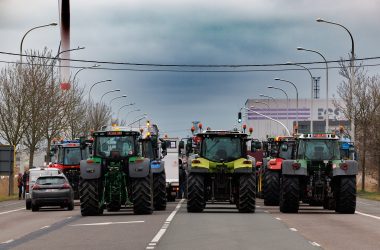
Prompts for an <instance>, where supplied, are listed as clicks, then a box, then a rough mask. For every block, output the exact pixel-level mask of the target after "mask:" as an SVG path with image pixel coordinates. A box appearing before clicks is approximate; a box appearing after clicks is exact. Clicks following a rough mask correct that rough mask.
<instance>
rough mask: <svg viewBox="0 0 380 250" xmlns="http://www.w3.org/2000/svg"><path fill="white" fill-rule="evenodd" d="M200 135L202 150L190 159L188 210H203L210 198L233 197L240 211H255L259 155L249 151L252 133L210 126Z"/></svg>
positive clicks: (228, 199)
mask: <svg viewBox="0 0 380 250" xmlns="http://www.w3.org/2000/svg"><path fill="white" fill-rule="evenodd" d="M197 137H198V138H199V140H198V141H199V146H200V147H199V154H195V155H192V156H191V157H190V159H189V162H188V172H189V175H188V179H187V211H188V212H202V211H203V209H204V208H205V207H206V202H207V201H211V202H214V201H229V202H230V203H232V204H236V207H237V208H238V210H239V212H242V213H253V212H255V208H256V176H255V168H254V166H255V159H254V158H252V157H250V156H249V155H247V141H249V139H248V135H247V134H244V133H240V132H238V131H212V130H208V131H206V132H204V133H199V134H197Z"/></svg>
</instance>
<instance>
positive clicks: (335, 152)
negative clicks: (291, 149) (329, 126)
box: [298, 139, 340, 161]
mask: <svg viewBox="0 0 380 250" xmlns="http://www.w3.org/2000/svg"><path fill="white" fill-rule="evenodd" d="M298 158H300V159H306V160H312V161H322V160H339V159H340V150H339V142H338V140H318V139H311V140H300V142H299V146H298Z"/></svg>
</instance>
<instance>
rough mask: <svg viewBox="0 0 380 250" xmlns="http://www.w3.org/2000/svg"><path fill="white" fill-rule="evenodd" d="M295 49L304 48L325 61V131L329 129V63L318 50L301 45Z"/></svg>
mask: <svg viewBox="0 0 380 250" xmlns="http://www.w3.org/2000/svg"><path fill="white" fill-rule="evenodd" d="M297 50H304V51H309V52H313V53H316V54H318V55H320V56H321V57H322V58H323V60H324V61H325V64H326V129H325V132H326V133H327V132H328V131H329V65H328V63H327V60H326V58H325V57H324V56H323V55H322V54H321V53H320V52H319V51H316V50H312V49H304V48H302V47H297Z"/></svg>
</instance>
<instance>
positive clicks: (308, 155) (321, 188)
mask: <svg viewBox="0 0 380 250" xmlns="http://www.w3.org/2000/svg"><path fill="white" fill-rule="evenodd" d="M339 145H340V144H339V137H338V136H336V135H334V134H302V135H300V136H299V138H298V139H297V144H296V152H295V160H284V161H283V162H282V179H281V190H280V210H281V212H283V213H297V212H298V210H299V202H300V201H302V202H303V203H306V204H309V205H311V206H323V208H324V209H328V210H335V211H336V212H338V213H347V214H352V213H355V209H356V174H357V173H358V163H357V162H356V161H354V160H344V159H343V157H341V155H340V146H339Z"/></svg>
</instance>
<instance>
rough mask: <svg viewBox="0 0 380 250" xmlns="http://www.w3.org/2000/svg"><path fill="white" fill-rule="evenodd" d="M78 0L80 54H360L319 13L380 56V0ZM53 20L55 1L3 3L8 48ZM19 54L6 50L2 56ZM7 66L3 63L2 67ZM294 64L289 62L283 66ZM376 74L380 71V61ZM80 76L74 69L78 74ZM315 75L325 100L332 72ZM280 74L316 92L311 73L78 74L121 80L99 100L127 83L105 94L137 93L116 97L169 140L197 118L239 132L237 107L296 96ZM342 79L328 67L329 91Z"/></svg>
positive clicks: (29, 41) (53, 44) (235, 58)
mask: <svg viewBox="0 0 380 250" xmlns="http://www.w3.org/2000/svg"><path fill="white" fill-rule="evenodd" d="M70 4H71V47H72V48H74V47H77V46H85V47H86V49H84V50H81V51H76V52H72V53H71V58H73V59H86V60H100V61H114V62H136V63H158V64H272V63H285V62H287V61H294V62H310V61H321V58H320V57H319V56H318V55H316V54H314V53H310V52H301V51H297V50H296V47H297V46H302V47H304V48H308V49H314V50H318V51H320V52H321V53H322V54H324V55H325V57H326V59H327V60H338V59H339V58H341V57H344V58H347V57H348V53H349V52H350V50H351V41H350V39H349V36H348V34H347V33H346V32H345V31H344V30H343V29H342V28H339V27H337V26H333V25H329V24H324V23H317V22H316V21H315V19H316V18H318V17H322V18H324V19H326V20H331V21H336V22H339V23H341V24H343V25H345V26H346V27H347V28H349V29H350V30H351V32H352V34H353V36H354V39H355V51H356V55H357V57H359V58H365V57H376V56H380V52H379V48H378V44H379V43H380V32H378V30H379V28H378V25H379V23H380V15H379V10H380V1H376V0H360V1H359V0H350V1H347V0H346V1H345V0H335V1H328V0H318V1H313V0H303V1H301V0H265V1H264V0H249V1H241V0H239V1H237V0H234V1H226V0H219V1H204V0H203V1H201V0H191V1H190V0H181V1H179V0H155V1H153V0H150V1H142V0H136V1H135V0H107V1H93V0H80V1H71V3H70ZM51 22H59V15H58V2H57V1H56V0H55V1H53V0H33V1H30V0H0V37H1V40H0V51H6V52H14V53H18V51H19V46H20V41H21V38H22V36H23V34H24V33H25V32H26V31H27V30H28V29H30V28H32V27H34V26H38V25H43V24H47V23H51ZM59 36H60V33H59V28H58V27H48V28H44V29H39V30H35V31H32V32H31V33H30V34H28V36H27V37H26V39H25V41H24V45H23V48H24V50H27V49H38V50H42V49H43V48H44V47H45V46H46V47H48V48H50V49H52V50H53V51H57V49H58V45H59V41H60V37H59ZM16 59H18V58H17V57H11V56H5V55H1V54H0V60H11V61H13V60H16ZM378 62H379V60H371V61H367V62H366V63H371V64H373V63H378ZM72 65H75V66H91V64H83V63H72ZM4 66H5V64H4V63H0V67H4ZM102 66H104V67H111V68H121V67H119V66H114V65H106V64H102ZM314 66H318V65H314ZM319 66H320V67H322V66H323V65H319ZM330 66H336V65H335V64H334V65H333V64H331V65H330ZM122 68H132V67H128V66H123V67H122ZM285 68H289V67H282V69H285ZM176 69H178V68H176ZM252 69H253V68H252ZM255 69H258V68H255ZM261 69H263V68H261ZM265 69H280V68H273V67H272V68H265ZM368 70H369V73H370V74H375V73H377V72H378V70H379V67H371V68H368ZM75 72H76V70H72V74H74V73H75ZM312 73H313V75H315V76H321V97H322V98H324V97H325V86H326V85H325V71H324V70H313V71H312ZM274 77H280V78H284V79H287V80H290V81H293V82H294V83H295V84H297V86H298V88H299V91H300V96H301V97H305V98H306V97H309V96H310V94H309V93H310V79H309V77H308V74H307V73H306V72H304V71H281V72H273V71H269V72H268V71H266V72H263V71H262V72H245V73H178V72H177V73H173V72H133V71H110V70H96V71H95V70H84V71H81V72H80V73H79V74H78V79H79V80H80V84H82V85H83V86H91V84H93V83H95V82H97V81H101V80H105V79H112V80H113V81H112V83H108V84H103V85H101V84H99V85H98V86H96V87H94V89H93V98H94V99H95V100H99V99H100V97H101V95H102V94H103V93H105V92H106V91H108V90H111V89H116V88H120V89H121V90H122V91H121V92H120V94H110V95H107V96H106V97H105V98H104V99H106V101H109V100H111V99H112V98H113V97H117V96H119V95H121V94H127V95H128V98H126V100H123V99H118V100H115V101H114V102H113V110H114V111H115V113H117V110H118V109H119V107H121V106H122V105H125V104H126V103H129V102H136V108H139V109H141V110H142V111H143V112H142V113H148V114H149V117H150V119H151V121H152V122H154V123H157V124H158V125H159V127H160V128H161V131H165V132H167V133H168V135H169V136H177V135H178V136H184V135H186V133H187V132H185V131H186V130H187V131H189V129H190V127H191V121H193V120H200V121H202V122H203V124H204V125H205V126H210V127H212V128H218V129H222V128H223V129H224V128H226V129H229V128H232V127H233V126H234V125H235V124H236V118H237V112H238V111H239V109H240V107H241V106H243V105H244V103H245V101H246V99H247V98H258V97H259V96H258V95H259V94H260V93H263V94H269V95H273V96H274V97H276V98H284V96H283V94H282V93H281V92H275V91H269V90H268V89H267V88H266V86H268V85H274V86H278V87H281V88H283V89H285V90H286V91H287V92H288V94H289V96H290V97H293V98H294V96H295V93H294V89H293V88H292V87H291V86H290V85H287V84H285V83H281V82H276V81H273V78H274ZM341 80H342V78H341V77H340V76H339V75H338V70H336V69H331V70H330V71H329V84H330V89H329V92H330V97H332V95H333V94H334V93H335V92H336V86H337V84H339V83H340V82H341ZM87 88H89V87H87ZM133 109H135V108H130V109H128V108H126V109H124V111H125V112H128V111H130V110H133ZM136 115H139V113H137V112H135V113H132V114H130V116H128V117H127V119H128V120H131V119H133V118H134V117H135V116H136Z"/></svg>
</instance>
